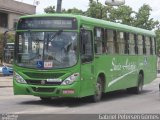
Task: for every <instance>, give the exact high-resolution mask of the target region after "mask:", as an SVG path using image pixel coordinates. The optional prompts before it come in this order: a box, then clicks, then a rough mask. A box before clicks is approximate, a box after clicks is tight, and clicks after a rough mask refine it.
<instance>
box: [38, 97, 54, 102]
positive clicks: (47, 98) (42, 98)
mask: <svg viewBox="0 0 160 120" xmlns="http://www.w3.org/2000/svg"><path fill="white" fill-rule="evenodd" d="M40 99H41V101H42V102H48V101H51V100H52V98H51V97H40Z"/></svg>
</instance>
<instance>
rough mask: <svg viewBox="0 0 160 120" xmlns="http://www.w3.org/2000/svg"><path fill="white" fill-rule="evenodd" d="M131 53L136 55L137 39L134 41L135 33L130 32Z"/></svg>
mask: <svg viewBox="0 0 160 120" xmlns="http://www.w3.org/2000/svg"><path fill="white" fill-rule="evenodd" d="M129 54H130V55H135V41H134V34H132V33H130V34H129Z"/></svg>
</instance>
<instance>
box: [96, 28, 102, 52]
mask: <svg viewBox="0 0 160 120" xmlns="http://www.w3.org/2000/svg"><path fill="white" fill-rule="evenodd" d="M103 42H104V30H103V29H102V28H95V53H96V54H102V53H103V47H104V43H103Z"/></svg>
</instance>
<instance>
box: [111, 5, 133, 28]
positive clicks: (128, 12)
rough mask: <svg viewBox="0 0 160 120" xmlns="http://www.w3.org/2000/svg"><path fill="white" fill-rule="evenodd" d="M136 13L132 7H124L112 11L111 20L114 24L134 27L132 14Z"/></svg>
mask: <svg viewBox="0 0 160 120" xmlns="http://www.w3.org/2000/svg"><path fill="white" fill-rule="evenodd" d="M134 13H135V12H134V11H133V10H132V8H131V7H129V6H126V5H123V6H119V7H118V8H114V9H112V10H111V14H110V19H111V20H112V21H113V22H119V23H122V24H126V25H133V20H134V17H132V14H134Z"/></svg>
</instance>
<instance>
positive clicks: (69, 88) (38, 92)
mask: <svg viewBox="0 0 160 120" xmlns="http://www.w3.org/2000/svg"><path fill="white" fill-rule="evenodd" d="M13 85H14V94H15V95H34V96H39V97H80V96H79V95H80V81H76V82H74V83H73V84H72V85H66V86H63V85H57V86H45V85H29V84H21V83H18V82H17V81H16V80H13Z"/></svg>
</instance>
